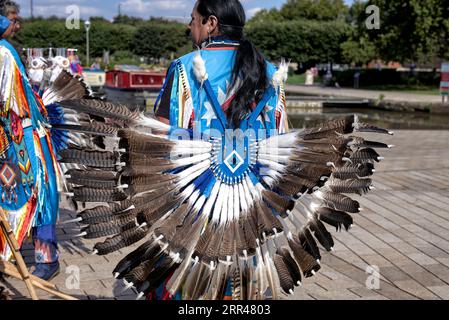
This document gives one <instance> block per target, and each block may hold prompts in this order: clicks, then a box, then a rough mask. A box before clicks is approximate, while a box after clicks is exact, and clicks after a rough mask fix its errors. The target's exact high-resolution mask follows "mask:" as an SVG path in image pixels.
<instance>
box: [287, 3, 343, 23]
mask: <svg viewBox="0 0 449 320" xmlns="http://www.w3.org/2000/svg"><path fill="white" fill-rule="evenodd" d="M280 12H281V15H282V16H283V17H284V18H286V19H288V20H297V19H309V20H319V21H332V20H336V19H342V18H344V17H345V16H346V14H347V12H348V7H347V6H346V5H345V3H344V1H343V0H288V1H287V3H286V4H285V5H284V6H283V7H282V8H281V10H280Z"/></svg>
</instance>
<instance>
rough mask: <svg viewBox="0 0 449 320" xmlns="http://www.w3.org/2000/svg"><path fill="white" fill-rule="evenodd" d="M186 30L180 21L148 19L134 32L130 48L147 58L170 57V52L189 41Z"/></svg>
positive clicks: (174, 51) (175, 50)
mask: <svg viewBox="0 0 449 320" xmlns="http://www.w3.org/2000/svg"><path fill="white" fill-rule="evenodd" d="M186 31H187V29H186V27H185V25H183V24H180V23H173V22H166V21H162V22H161V21H160V20H157V19H153V20H150V21H149V22H147V23H145V24H144V25H142V26H140V27H139V28H138V29H137V30H136V32H135V33H134V36H133V38H132V50H133V52H134V53H135V54H137V55H141V56H145V57H148V58H156V59H159V58H162V57H164V58H171V57H170V56H171V55H172V54H174V53H176V52H177V51H178V50H179V49H180V48H182V47H184V46H185V45H186V44H187V43H189V39H188V37H187V32H186Z"/></svg>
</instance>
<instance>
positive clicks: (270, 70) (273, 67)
mask: <svg viewBox="0 0 449 320" xmlns="http://www.w3.org/2000/svg"><path fill="white" fill-rule="evenodd" d="M265 61H266V64H267V75H268V78H270V79H271V78H273V75H274V73H275V72H276V71H277V70H278V67H277V66H276V65H275V64H274V63H272V62H270V61H268V60H265Z"/></svg>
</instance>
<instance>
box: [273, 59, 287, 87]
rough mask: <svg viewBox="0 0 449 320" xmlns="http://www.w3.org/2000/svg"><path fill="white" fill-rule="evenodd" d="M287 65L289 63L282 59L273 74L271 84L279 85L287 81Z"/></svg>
mask: <svg viewBox="0 0 449 320" xmlns="http://www.w3.org/2000/svg"><path fill="white" fill-rule="evenodd" d="M288 67H289V63H287V62H286V61H285V60H284V59H282V61H281V64H280V65H279V68H278V70H277V71H276V72H275V73H274V75H273V84H274V85H275V86H280V85H282V84H283V83H285V82H286V81H287V79H288Z"/></svg>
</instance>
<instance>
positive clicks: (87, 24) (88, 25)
mask: <svg viewBox="0 0 449 320" xmlns="http://www.w3.org/2000/svg"><path fill="white" fill-rule="evenodd" d="M84 28H86V62H87V67H89V66H90V63H89V60H90V59H89V58H90V57H89V54H90V50H89V49H90V48H89V45H90V43H89V30H90V21H89V20H87V21H86V22H84Z"/></svg>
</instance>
